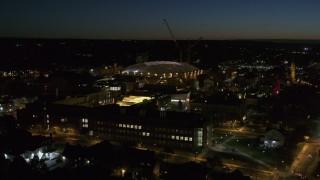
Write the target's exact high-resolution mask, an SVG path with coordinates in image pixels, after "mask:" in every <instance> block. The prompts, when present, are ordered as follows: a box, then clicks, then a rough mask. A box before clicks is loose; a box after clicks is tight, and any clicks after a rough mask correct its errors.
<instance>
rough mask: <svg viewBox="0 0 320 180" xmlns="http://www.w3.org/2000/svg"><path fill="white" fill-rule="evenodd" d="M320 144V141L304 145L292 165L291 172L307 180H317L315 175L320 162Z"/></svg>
mask: <svg viewBox="0 0 320 180" xmlns="http://www.w3.org/2000/svg"><path fill="white" fill-rule="evenodd" d="M319 143H320V140H319V139H317V140H314V141H311V142H307V143H304V145H303V147H302V149H301V151H300V153H299V154H298V155H297V157H296V158H295V161H294V162H293V163H292V165H291V168H290V171H291V172H294V173H297V174H301V175H302V176H306V177H307V178H315V175H314V174H313V173H314V170H315V169H316V167H317V165H318V162H319V160H320V158H319V150H320V147H319Z"/></svg>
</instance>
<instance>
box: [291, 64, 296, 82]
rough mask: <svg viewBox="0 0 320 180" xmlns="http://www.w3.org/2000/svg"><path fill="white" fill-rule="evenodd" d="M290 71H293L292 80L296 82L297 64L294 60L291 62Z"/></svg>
mask: <svg viewBox="0 0 320 180" xmlns="http://www.w3.org/2000/svg"><path fill="white" fill-rule="evenodd" d="M290 71H291V82H292V83H295V82H296V65H295V63H294V62H292V63H291V67H290Z"/></svg>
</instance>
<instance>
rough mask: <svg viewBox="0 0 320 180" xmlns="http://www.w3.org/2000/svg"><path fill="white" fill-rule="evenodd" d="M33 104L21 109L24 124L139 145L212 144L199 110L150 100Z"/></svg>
mask: <svg viewBox="0 0 320 180" xmlns="http://www.w3.org/2000/svg"><path fill="white" fill-rule="evenodd" d="M31 106H32V105H30V106H29V107H27V108H26V109H23V110H21V111H19V113H18V121H19V123H20V124H21V126H24V127H31V126H32V125H35V124H37V122H38V124H41V126H42V127H43V128H44V129H45V130H46V131H50V132H53V133H54V132H63V133H73V134H83V135H87V136H93V137H98V138H101V139H106V140H109V141H115V142H131V143H135V144H137V145H152V146H157V147H170V148H177V149H199V148H204V147H206V146H208V145H211V132H212V126H211V123H209V122H208V121H207V120H206V119H204V118H203V116H202V115H201V114H199V113H190V112H173V111H159V110H155V109H156V108H152V104H151V103H148V104H145V105H137V106H128V107H127V106H119V105H116V104H112V105H106V106H99V107H83V106H74V105H62V104H49V105H46V107H40V108H38V110H37V108H34V107H31ZM30 119H31V120H30ZM30 123H32V124H30Z"/></svg>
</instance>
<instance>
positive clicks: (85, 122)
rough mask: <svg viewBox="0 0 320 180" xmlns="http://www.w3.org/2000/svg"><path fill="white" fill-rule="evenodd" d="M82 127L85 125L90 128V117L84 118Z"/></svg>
mask: <svg viewBox="0 0 320 180" xmlns="http://www.w3.org/2000/svg"><path fill="white" fill-rule="evenodd" d="M82 127H84V128H88V127H89V120H88V118H82Z"/></svg>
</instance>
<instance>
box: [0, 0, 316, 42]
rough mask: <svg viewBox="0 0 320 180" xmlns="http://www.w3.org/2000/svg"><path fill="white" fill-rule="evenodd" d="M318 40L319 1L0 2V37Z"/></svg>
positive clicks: (84, 0)
mask: <svg viewBox="0 0 320 180" xmlns="http://www.w3.org/2000/svg"><path fill="white" fill-rule="evenodd" d="M163 18H166V19H167V20H168V22H169V24H170V26H171V28H172V30H173V32H174V33H175V35H176V36H177V39H197V38H198V37H200V36H203V37H204V39H320V0H221V1H215V0H202V1H200V0H198V1H197V0H194V1H189V0H101V1H100V0H20V1H18V0H1V1H0V22H1V28H0V37H31V38H85V39H171V36H170V34H169V32H168V30H167V28H166V26H165V24H164V23H163V22H162V19H163Z"/></svg>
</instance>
